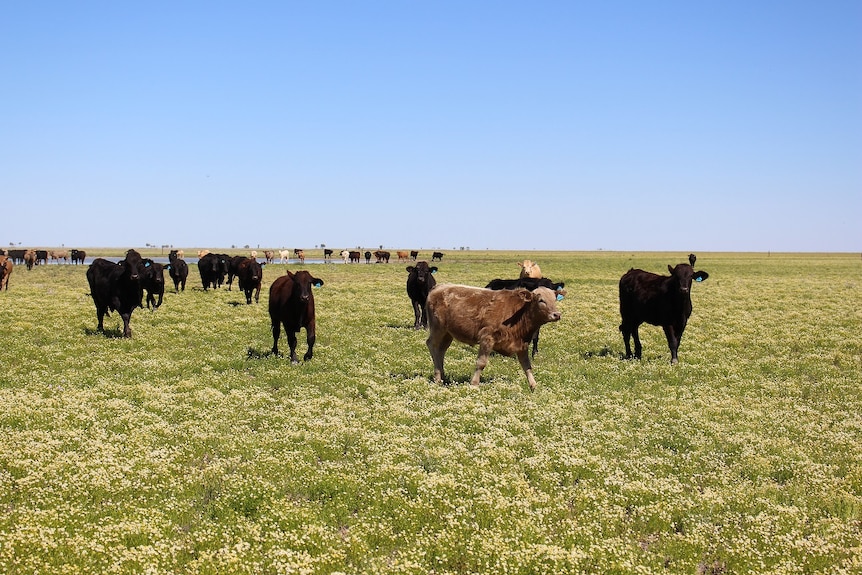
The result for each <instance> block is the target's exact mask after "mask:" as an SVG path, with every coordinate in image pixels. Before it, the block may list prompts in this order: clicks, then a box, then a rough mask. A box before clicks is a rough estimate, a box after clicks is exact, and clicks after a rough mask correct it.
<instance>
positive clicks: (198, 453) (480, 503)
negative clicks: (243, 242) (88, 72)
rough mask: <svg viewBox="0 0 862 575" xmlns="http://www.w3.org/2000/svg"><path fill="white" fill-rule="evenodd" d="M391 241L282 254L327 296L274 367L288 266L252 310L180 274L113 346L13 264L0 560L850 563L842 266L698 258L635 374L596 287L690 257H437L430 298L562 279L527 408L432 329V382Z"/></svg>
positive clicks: (39, 569)
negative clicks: (447, 287) (475, 379)
mask: <svg viewBox="0 0 862 575" xmlns="http://www.w3.org/2000/svg"><path fill="white" fill-rule="evenodd" d="M122 251H123V250H116V253H112V254H110V255H119V254H121V253H122ZM142 251H143V252H144V254H145V255H158V252H157V251H156V252H153V253H147V252H146V251H144V250H142ZM391 251H392V253H393V260H392V263H390V264H388V265H385V264H380V265H366V264H364V263H362V264H351V265H345V264H341V263H337V264H309V265H306V266H305V268H306V269H309V270H310V271H311V272H312V273H313V274H314V275H315V276H317V277H320V278H322V279H323V280H324V282H325V285H324V286H323V287H322V288H320V289H317V290H316V291H315V298H316V303H317V316H318V317H317V323H318V335H317V346H316V348H315V356H314V359H312V360H311V361H310V362H306V363H302V364H299V365H291V364H290V361H289V359H286V358H285V357H273V356H271V355H270V354H269V353H268V351H269V349H270V347H271V346H272V335H271V332H270V325H269V318H268V314H267V311H266V309H267V302H268V288H269V284H270V283H271V282H272V281H273V280H274V279H275V278H276V277H278V276H279V275H282V274H283V273H284V272H285V269H291V270H296V269H299V268H298V267H297V264H296V263H295V262H293V261H292V262H291V263H290V264H287V265H278V264H277V265H268V266H266V267H265V268H264V270H265V271H264V289H263V290H262V292H261V299H260V303H259V304H252V305H246V304H245V300H244V298H243V297H242V296H241V294H240V293H239V292H238V291H237V290H236V288H235V289H234V290H233V291H231V292H229V291H226V290H224V289H219V290H215V291H213V290H211V291H209V292H204V291H203V290H202V289H201V288H200V279H199V275H198V271H197V267H196V266H194V265H193V266H190V267H191V269H190V276H189V283H188V287H187V289H186V291H185V292H184V293H180V294H174V293H173V291H172V290H171V289H169V290H168V291H167V292H166V294H165V301H164V304H163V306H162V307H161V308H160V309H159V310H157V311H155V312H151V311H149V310H146V309H139V310H137V311H136V312H135V313H134V315H133V316H132V322H131V326H132V332H133V337H132V338H131V339H123V338H120V337H117V335H118V334H119V331H120V330H119V328H120V327H121V325H122V324H121V321H120V318H119V317H118V316H117V315H116V314H112V315H111V316H110V317H109V318H107V319H106V321H105V328H106V330H107V332H106V333H104V334H103V333H98V332H96V331H95V327H96V313H95V307H94V305H93V302H92V299H91V298H90V296H89V294H88V286H87V282H86V278H85V271H86V267H82V266H73V265H55V264H51V265H47V266H44V265H43V266H38V267H37V268H35V269H33V270H32V271H27V270H26V269H25V268H24V266H17V267H16V269H15V271H14V273H13V275H12V277H11V279H10V282H9V290H8V291H4V292H2V293H0V317H2V323H0V349H2V370H0V572H2V573H5V574H7V575H18V574H39V575H41V574H78V573H80V574H84V573H87V574H92V573H98V574H120V573H141V574H144V573H146V574H186V573H188V574H192V573H194V574H198V573H201V574H213V575H216V574H218V575H224V574H272V575H278V574H330V573H345V574H359V573H375V574H376V573H382V574H387V573H391V574H404V573H406V574H417V575H419V574H431V573H433V574H449V573H452V574H454V573H459V574H461V573H488V574H491V573H493V574H544V573H555V574H556V573H561V574H566V573H602V574H605V573H685V574H697V575H702V574H711V575H723V574H732V573H776V574H778V573H782V574H783V573H798V574H809V573H836V574H838V573H860V572H862V306H860V304H862V258H860V255H859V254H766V253H763V254H729V253H720V254H719V253H699V254H698V262H697V265H696V266H695V267H696V269H703V270H705V271H707V272H709V274H710V278H709V280H707V281H706V282H704V283H702V284H697V285H695V286H694V288H693V297H692V299H693V302H694V313H693V315H692V317H691V320H690V322H689V325H688V328H687V331H686V332H685V335H684V337H683V340H682V345H681V346H680V354H679V355H680V363H679V364H678V365H676V366H671V365H670V361H669V360H670V354H669V352H668V349H667V345H666V343H665V341H664V336H663V334H662V332H661V329H660V328H657V327H652V326H644V327H642V329H641V337H642V340H643V347H644V357H643V359H642V360H641V361H624V360H621V359H620V356H621V353H622V351H623V342H622V338H621V336H620V334H619V331H618V329H617V326H618V325H619V311H618V296H617V282H618V280H619V277H620V276H621V275H622V274H623V273H624V272H625V271H627V270H628V269H629V268H631V267H639V268H643V269H647V270H649V271H654V272H660V273H665V272H666V271H667V265H668V264H676V263H680V262H684V261H686V256H687V254H686V253H673V254H668V253H618V252H614V253H611V252H589V253H586V252H584V253H579V252H476V251H446V255H445V256H444V259H443V261H442V262H440V263H437V264H436V265H438V267H439V268H440V270H439V273H438V274H437V280H438V282H454V283H464V284H470V285H485V283H487V282H488V281H489V280H491V279H493V278H497V277H501V278H506V277H515V276H516V275H517V272H518V267H517V265H516V262H517V261H518V260H522V259H524V258H530V259H533V260H536V261H538V262H539V264H540V265H541V267H542V270H543V272H544V274H545V275H546V276H547V277H550V278H552V279H553V280H555V281H565V282H566V289H567V292H568V295H567V297H566V299H564V300H563V301H562V302H561V303H560V309H561V311H562V313H563V318H562V320H561V321H560V322H558V323H555V324H552V325H548V326H545V327H544V328H542V332H541V340H540V352H539V355H538V356H537V357H536V359H535V361H534V366H533V368H534V373H535V376H536V379H537V381H538V387H537V389H536V391H535V392H533V393H531V392H530V391H529V388H528V386H527V382H526V378H525V377H524V375H523V372H522V371H521V369H520V367H519V365H518V362H517V361H516V360H515V359H513V358H506V357H499V356H494V357H492V358H491V361H490V363H489V365H488V367H487V368H486V369H485V372H484V377H483V383H482V385H481V387H479V388H475V387H473V386H471V385H469V380H470V376H471V375H472V372H473V367H474V362H475V359H476V350H475V349H473V348H469V347H467V346H464V345H462V344H458V343H455V344H453V346H452V348H451V349H450V351H449V353H448V354H447V356H446V370H447V375H448V376H449V377H450V378H451V379H452V382H451V383H450V384H448V385H436V384H434V383H433V382H432V380H431V376H432V365H431V359H430V356H429V354H428V351H427V348H426V347H425V338H426V333H425V332H421V331H419V332H417V331H414V330H413V329H412V325H413V312H412V309H411V306H410V303H409V300H408V299H407V295H406V293H405V287H404V286H405V281H406V278H407V272H406V271H405V265H406V264H403V263H396V262H395V258H394V253H395V250H391ZM87 252H88V262H89V257H90V256H92V255H98V253H97V251H96V250H91V249H87ZM186 252H187V255H188V256H191V255H192V254H191V253H190V252H191V250H186ZM306 252H307V254H308V255H307V257H316V256H315V255H314V254H313V253H309V252H310V250H306ZM104 253H105V254H107V252H104ZM422 255H423V256H425V257H426V258H427V257H428V256H429V255H430V251H429V252H428V253H427V255H426V254H425V253H423V254H422ZM171 287H172V286H171ZM280 347H281V348H282V350H287V342H286V341H284V340H283V341H282V343H281V346H280ZM305 349H306V348H305V333H304V332H302V333H301V334H300V344H299V349H298V351H299V354H300V356H301V355H302V353H304V352H305Z"/></svg>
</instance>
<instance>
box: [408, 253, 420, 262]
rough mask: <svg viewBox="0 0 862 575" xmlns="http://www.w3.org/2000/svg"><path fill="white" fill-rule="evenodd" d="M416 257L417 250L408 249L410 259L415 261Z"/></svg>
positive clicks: (417, 255)
mask: <svg viewBox="0 0 862 575" xmlns="http://www.w3.org/2000/svg"><path fill="white" fill-rule="evenodd" d="M418 257H419V252H418V251H416V250H410V259H411V260H413V261H414V262H415V261H416V258H418Z"/></svg>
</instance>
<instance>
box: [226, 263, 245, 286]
mask: <svg viewBox="0 0 862 575" xmlns="http://www.w3.org/2000/svg"><path fill="white" fill-rule="evenodd" d="M247 259H249V258H247V257H245V256H233V257H232V258H230V257H229V258H227V260H226V261H227V290H228V291H231V288H232V287H233V278H234V277H236V276H237V275H239V268H240V266H242V264H243V262H245V261H246V260H247ZM239 289H242V286H240V288H239Z"/></svg>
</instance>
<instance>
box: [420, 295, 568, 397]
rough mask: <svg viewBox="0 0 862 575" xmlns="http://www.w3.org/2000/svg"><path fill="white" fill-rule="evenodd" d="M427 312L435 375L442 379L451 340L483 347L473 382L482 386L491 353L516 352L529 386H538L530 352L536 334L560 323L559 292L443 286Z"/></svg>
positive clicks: (428, 300)
mask: <svg viewBox="0 0 862 575" xmlns="http://www.w3.org/2000/svg"><path fill="white" fill-rule="evenodd" d="M425 305H426V308H427V310H428V330H429V332H430V333H429V335H428V340H427V342H426V344H427V346H428V351H430V352H431V360H432V362H433V363H434V379H435V380H436V381H437V382H438V383H440V382H441V381H443V378H444V377H445V376H444V372H443V358H444V356H445V355H446V350H447V349H449V346H450V345H451V344H452V341H453V340H456V339H457V340H458V341H461V342H464V343H466V344H469V345H477V344H478V346H479V357H478V358H477V359H476V371H475V372H474V373H473V378H472V379H471V380H470V383H472V384H473V385H479V381H480V379H481V377H482V370H483V369H484V368H485V366H486V365H487V364H488V357H489V356H490V355H491V352H496V353H499V354H502V355H508V356H512V355H514V356H516V357H517V358H518V361H519V362H520V363H521V368H522V369H523V370H524V374H526V376H527V382H528V383H529V384H530V389H531V390H533V389H535V388H536V379H535V378H534V377H533V367H532V364H531V363H530V354H529V353H528V352H527V350H528V347H529V343H530V340H531V339H532V335H533V334H534V333H535V332H536V330H538V329H539V328H540V327H541V326H543V325H544V324H546V323H549V322H554V321H559V319H560V312H559V311H558V310H557V296H556V294H555V293H554V292H553V291H551V290H550V289H548V288H546V287H539V288H536V290H534V291H530V290H528V289H523V288H521V289H516V290H499V291H495V290H489V289H483V288H477V287H470V286H462V285H453V284H441V285H438V286H437V287H436V288H434V289H433V290H431V292H430V293H429V294H428V299H427V301H426V304H425Z"/></svg>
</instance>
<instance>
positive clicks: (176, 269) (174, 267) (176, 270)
mask: <svg viewBox="0 0 862 575" xmlns="http://www.w3.org/2000/svg"><path fill="white" fill-rule="evenodd" d="M168 259H169V260H170V263H169V264H168V265H167V266H166V267H167V269H168V275H170V276H171V279H172V280H174V291H175V292H176V293H179V292H180V287H182V290H183V291H186V279H187V278H188V277H189V266H188V264H187V263H186V260H184V259H182V258H180V257H178V256H177V254H176V253H171V254H170V255H169V256H168Z"/></svg>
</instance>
